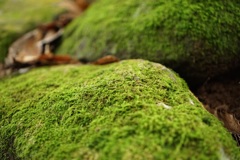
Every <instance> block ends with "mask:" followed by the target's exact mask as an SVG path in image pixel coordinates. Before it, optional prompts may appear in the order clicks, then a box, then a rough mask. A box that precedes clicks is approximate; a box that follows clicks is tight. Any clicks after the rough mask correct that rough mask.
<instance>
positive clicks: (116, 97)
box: [0, 60, 240, 160]
mask: <svg viewBox="0 0 240 160" xmlns="http://www.w3.org/2000/svg"><path fill="white" fill-rule="evenodd" d="M0 88H1V90H0V95H1V99H0V126H1V128H0V150H1V151H3V152H1V154H0V159H18V158H21V159H86V160H87V159H102V160H106V159H111V160H113V159H123V160H124V159H126V160H129V159H149V160H150V159H193V158H194V159H240V154H239V148H237V146H236V142H235V141H234V140H233V139H232V137H231V135H230V134H229V133H228V132H227V131H226V129H225V128H224V127H223V126H222V124H221V123H220V122H219V121H218V120H217V119H216V118H214V117H213V116H212V115H211V114H210V113H208V112H207V111H206V110H205V109H204V108H203V106H202V105H201V103H200V102H199V101H198V100H197V99H196V98H195V97H194V96H193V94H192V93H191V92H190V91H189V90H188V87H187V85H186V83H185V82H184V81H183V80H182V79H181V78H179V77H178V76H177V75H176V74H175V73H174V72H173V71H171V70H169V69H167V68H166V67H164V66H162V65H160V64H157V63H152V62H149V61H144V60H126V61H121V62H118V63H114V64H110V65H105V66H94V65H84V66H76V65H71V66H58V67H45V68H39V69H35V70H32V71H31V72H29V73H26V74H24V75H19V76H15V77H12V78H5V79H2V80H0Z"/></svg>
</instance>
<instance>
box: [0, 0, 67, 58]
mask: <svg viewBox="0 0 240 160" xmlns="http://www.w3.org/2000/svg"><path fill="white" fill-rule="evenodd" d="M58 3H59V0H41V1H35V0H22V1H9V0H1V2H0V33H1V34H0V62H3V60H4V58H5V57H6V55H7V53H8V47H9V45H10V44H11V43H12V42H13V41H14V40H16V38H18V37H19V36H21V35H22V34H24V33H25V32H27V31H29V30H30V29H33V28H34V27H36V26H37V25H39V24H41V23H47V22H49V21H50V20H51V19H52V18H53V17H54V15H56V14H57V13H59V12H61V11H62V9H61V8H60V7H57V6H58Z"/></svg>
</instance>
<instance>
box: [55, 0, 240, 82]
mask: <svg viewBox="0 0 240 160" xmlns="http://www.w3.org/2000/svg"><path fill="white" fill-rule="evenodd" d="M239 17H240V6H239V3H238V2H237V1H233V0H231V1H216V0H213V1H210V0H205V1H201V2H200V1H194V0H183V1H180V0H173V1H165V0H148V1H139V0H122V1H118V0H98V1H97V2H95V3H94V4H93V5H92V6H91V7H90V8H89V10H87V11H86V13H85V14H84V16H82V17H79V18H78V19H76V20H75V21H74V22H73V23H72V24H71V25H70V26H69V27H68V29H67V31H66V34H65V41H64V43H63V44H62V47H61V48H60V49H59V52H61V53H70V54H72V55H74V56H76V57H78V58H85V59H88V60H90V61H91V60H96V59H97V58H99V57H102V56H104V55H107V54H112V55H116V56H117V57H119V58H121V59H128V58H143V59H147V60H151V61H154V62H160V63H163V64H165V65H167V66H169V67H171V68H173V69H176V70H177V71H178V72H179V73H182V74H183V75H184V74H190V75H191V77H194V78H196V77H197V78H202V77H205V78H206V77H212V76H215V75H218V74H221V73H224V72H226V71H227V70H228V69H231V68H234V67H236V64H239V63H238V62H240V55H239V53H240V52H239V51H240V47H239V39H240V36H239V33H240V23H239V22H240V19H239ZM212 68H213V69H212ZM197 78H196V79H195V80H198V79H197Z"/></svg>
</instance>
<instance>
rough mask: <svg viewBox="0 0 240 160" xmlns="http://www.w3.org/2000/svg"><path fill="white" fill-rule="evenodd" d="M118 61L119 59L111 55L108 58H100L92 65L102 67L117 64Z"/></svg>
mask: <svg viewBox="0 0 240 160" xmlns="http://www.w3.org/2000/svg"><path fill="white" fill-rule="evenodd" d="M118 61H119V59H118V58H117V57H115V56H113V55H108V56H104V57H102V58H99V59H98V60H96V61H95V62H93V63H92V64H95V65H104V64H109V63H114V62H118Z"/></svg>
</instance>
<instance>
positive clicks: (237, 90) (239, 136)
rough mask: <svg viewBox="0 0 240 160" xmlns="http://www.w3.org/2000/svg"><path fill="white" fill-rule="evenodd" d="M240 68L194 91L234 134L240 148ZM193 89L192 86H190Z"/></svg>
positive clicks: (211, 80)
mask: <svg viewBox="0 0 240 160" xmlns="http://www.w3.org/2000/svg"><path fill="white" fill-rule="evenodd" d="M239 71H240V68H238V69H236V70H234V71H232V72H230V73H228V74H224V75H221V76H218V77H215V78H213V79H208V80H207V81H206V82H205V83H204V84H202V85H201V86H199V87H197V88H194V89H192V91H193V92H194V94H195V95H196V97H198V99H199V100H200V101H201V102H202V103H203V105H204V106H205V108H206V109H207V110H208V111H209V112H210V113H212V114H214V115H215V116H216V117H218V119H219V120H221V121H222V122H223V124H224V126H225V127H226V128H227V129H228V130H229V131H230V132H232V135H233V138H234V139H235V140H236V141H237V143H238V146H240V72H239ZM190 87H191V86H190Z"/></svg>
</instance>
